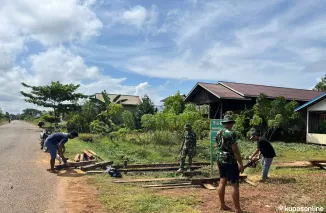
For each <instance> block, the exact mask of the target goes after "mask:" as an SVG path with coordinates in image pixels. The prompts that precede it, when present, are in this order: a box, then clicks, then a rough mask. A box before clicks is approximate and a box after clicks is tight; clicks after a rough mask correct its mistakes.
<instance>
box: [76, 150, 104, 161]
mask: <svg viewBox="0 0 326 213" xmlns="http://www.w3.org/2000/svg"><path fill="white" fill-rule="evenodd" d="M97 159H100V160H103V159H102V158H101V157H100V156H98V155H97V154H96V153H95V152H94V151H92V150H87V149H84V150H83V152H82V153H81V154H76V156H75V159H74V161H75V162H80V161H89V160H97Z"/></svg>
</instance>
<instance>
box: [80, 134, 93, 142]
mask: <svg viewBox="0 0 326 213" xmlns="http://www.w3.org/2000/svg"><path fill="white" fill-rule="evenodd" d="M78 138H79V140H82V141H84V142H93V141H94V138H95V135H94V134H79V135H78Z"/></svg>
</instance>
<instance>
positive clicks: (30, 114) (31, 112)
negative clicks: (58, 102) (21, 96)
mask: <svg viewBox="0 0 326 213" xmlns="http://www.w3.org/2000/svg"><path fill="white" fill-rule="evenodd" d="M41 115H42V112H41V111H40V110H37V109H32V108H27V109H24V110H23V113H22V114H21V115H20V119H22V120H32V119H35V118H38V117H40V116H41Z"/></svg>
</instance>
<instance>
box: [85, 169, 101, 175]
mask: <svg viewBox="0 0 326 213" xmlns="http://www.w3.org/2000/svg"><path fill="white" fill-rule="evenodd" d="M104 171H105V170H95V171H87V172H86V174H104Z"/></svg>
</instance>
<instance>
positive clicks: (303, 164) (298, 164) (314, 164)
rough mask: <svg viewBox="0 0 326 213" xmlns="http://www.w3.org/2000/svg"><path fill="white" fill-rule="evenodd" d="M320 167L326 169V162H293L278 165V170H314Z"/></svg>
mask: <svg viewBox="0 0 326 213" xmlns="http://www.w3.org/2000/svg"><path fill="white" fill-rule="evenodd" d="M313 167H319V168H321V169H326V160H310V161H293V162H287V163H278V164H276V166H275V168H276V169H282V168H313Z"/></svg>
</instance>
